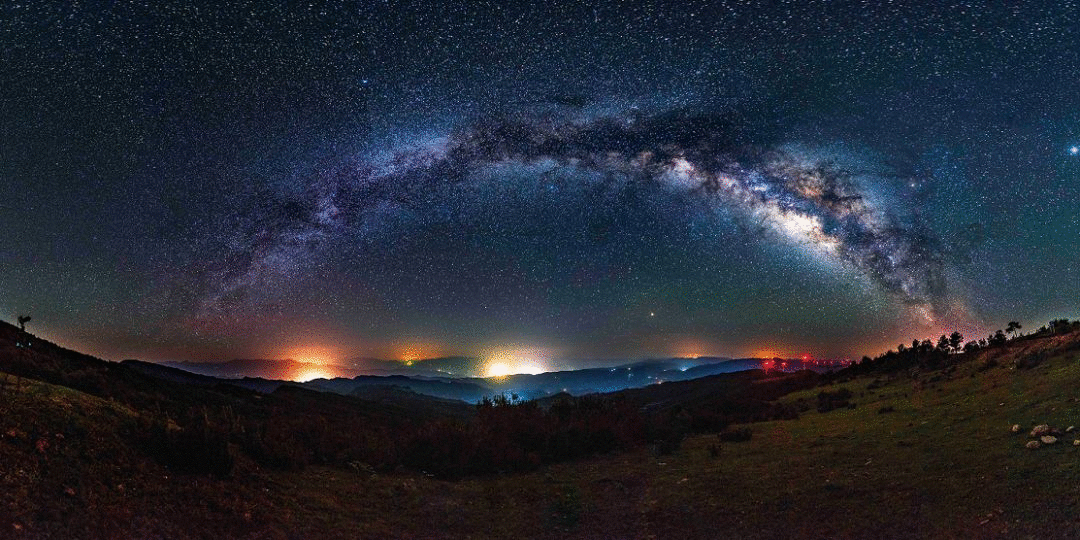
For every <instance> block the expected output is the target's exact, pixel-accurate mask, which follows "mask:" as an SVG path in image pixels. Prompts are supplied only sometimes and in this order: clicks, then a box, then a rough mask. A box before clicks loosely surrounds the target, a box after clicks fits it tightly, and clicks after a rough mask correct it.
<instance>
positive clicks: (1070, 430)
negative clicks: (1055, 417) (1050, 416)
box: [1065, 426, 1076, 433]
mask: <svg viewBox="0 0 1080 540" xmlns="http://www.w3.org/2000/svg"><path fill="white" fill-rule="evenodd" d="M1074 429H1076V426H1069V427H1067V428H1065V433H1072V432H1073V430H1074Z"/></svg>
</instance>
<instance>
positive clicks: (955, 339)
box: [949, 332, 964, 353]
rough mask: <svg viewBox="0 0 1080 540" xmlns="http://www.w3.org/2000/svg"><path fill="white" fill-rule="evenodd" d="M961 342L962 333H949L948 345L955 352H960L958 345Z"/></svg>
mask: <svg viewBox="0 0 1080 540" xmlns="http://www.w3.org/2000/svg"><path fill="white" fill-rule="evenodd" d="M963 342H964V335H963V334H961V333H960V332H953V333H952V334H949V347H951V348H952V350H953V352H955V353H958V352H960V349H961V347H960V345H961V344H962V343H963Z"/></svg>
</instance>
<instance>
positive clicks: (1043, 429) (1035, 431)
mask: <svg viewBox="0 0 1080 540" xmlns="http://www.w3.org/2000/svg"><path fill="white" fill-rule="evenodd" d="M1049 434H1050V426H1049V425H1047V424H1039V425H1037V426H1035V427H1034V428H1032V430H1031V436H1032V437H1042V436H1043V435H1049Z"/></svg>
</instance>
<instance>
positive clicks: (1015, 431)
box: [1009, 424, 1020, 433]
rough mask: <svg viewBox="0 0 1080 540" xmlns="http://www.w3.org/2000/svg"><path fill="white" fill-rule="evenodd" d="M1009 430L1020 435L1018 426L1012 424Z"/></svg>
mask: <svg viewBox="0 0 1080 540" xmlns="http://www.w3.org/2000/svg"><path fill="white" fill-rule="evenodd" d="M1009 429H1010V431H1012V432H1013V433H1020V424H1013V425H1012V427H1011V428H1009Z"/></svg>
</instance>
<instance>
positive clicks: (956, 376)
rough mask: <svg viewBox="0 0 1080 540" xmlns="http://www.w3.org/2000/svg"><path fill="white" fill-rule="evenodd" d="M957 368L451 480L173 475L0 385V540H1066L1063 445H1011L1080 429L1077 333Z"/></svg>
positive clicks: (87, 408)
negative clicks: (638, 443) (666, 445)
mask: <svg viewBox="0 0 1080 540" xmlns="http://www.w3.org/2000/svg"><path fill="white" fill-rule="evenodd" d="M957 360H960V361H959V362H953V363H950V364H948V365H947V367H944V368H943V369H937V370H926V369H921V370H920V369H894V370H891V371H881V372H870V373H867V374H863V375H858V376H856V375H852V374H850V373H848V374H844V373H841V374H840V375H839V376H837V377H834V379H833V380H832V382H831V383H829V384H827V385H825V386H822V387H819V388H814V389H812V390H804V391H801V392H795V393H791V394H788V395H786V396H783V397H780V398H779V401H780V402H782V405H786V406H788V407H790V408H793V409H796V410H800V411H801V414H800V417H799V418H798V419H796V420H783V421H772V422H759V423H754V424H750V425H749V427H750V428H751V429H752V432H753V436H752V438H751V439H750V440H749V441H746V442H726V441H725V442H721V441H720V440H719V437H718V436H717V435H699V436H692V437H689V438H688V439H686V440H685V441H684V442H683V444H682V446H681V448H680V449H679V450H678V451H676V452H675V453H674V454H671V455H657V454H656V453H655V452H654V451H653V449H650V448H648V447H638V448H637V449H632V450H627V451H621V452H616V453H612V454H608V455H604V456H599V457H593V458H588V459H583V460H579V461H576V462H569V463H561V464H555V465H550V466H546V467H543V468H541V469H539V470H537V471H535V472H531V473H526V474H507V475H494V476H485V477H478V478H475V477H474V478H467V479H464V480H460V481H455V482H449V481H442V480H438V479H436V478H432V477H429V476H427V475H424V474H422V473H410V472H406V471H396V472H395V471H387V472H374V471H372V470H370V469H368V468H365V467H362V466H357V467H326V466H321V465H317V464H316V465H312V466H309V467H307V468H306V469H303V470H294V471H287V470H271V469H267V468H265V467H261V466H258V465H257V464H254V463H251V462H248V461H245V457H244V454H243V453H238V454H237V456H238V457H237V459H238V460H239V463H237V465H236V467H235V468H234V470H233V472H232V473H231V475H229V476H227V477H217V476H212V475H205V474H179V473H177V472H176V471H174V470H172V468H170V467H167V466H165V465H162V464H161V463H160V462H159V461H158V460H155V459H151V458H149V457H147V456H146V455H145V453H144V452H143V450H142V448H141V446H140V445H141V444H143V442H144V439H142V438H141V437H142V435H141V431H140V426H141V424H140V415H145V412H140V411H136V410H134V409H133V408H131V407H128V406H126V405H124V404H122V403H120V402H118V401H116V400H110V399H102V398H99V397H95V396H92V395H89V394H86V393H82V392H78V391H74V390H72V389H69V388H66V387H62V386H56V385H50V384H45V383H40V382H34V381H29V380H15V379H12V378H8V379H7V382H8V383H10V384H7V385H5V386H4V387H3V392H4V400H3V402H2V403H3V411H2V412H3V415H2V416H0V418H2V421H3V425H0V486H2V488H3V489H2V492H0V527H3V529H0V536H12V537H16V538H19V537H24V538H38V537H82V538H98V537H100V538H113V537H155V536H157V537H168V538H220V537H236V538H357V537H362V538H367V537H370V538H383V537H400V538H470V537H471V538H566V537H570V538H671V537H677V538H716V537H739V538H832V537H855V538H916V537H918V538H999V537H1021V538H1023V537H1037V538H1071V537H1076V535H1077V531H1078V530H1080V522H1078V521H1077V518H1076V517H1075V516H1076V515H1078V512H1077V511H1078V510H1080V509H1078V508H1077V505H1078V504H1080V503H1078V501H1080V482H1078V480H1080V468H1078V466H1080V447H1074V446H1073V445H1072V441H1073V440H1074V439H1077V438H1080V436H1077V435H1075V432H1072V433H1069V434H1063V435H1062V436H1061V437H1059V439H1061V440H1060V441H1059V442H1057V443H1056V444H1051V445H1047V446H1043V447H1041V448H1038V449H1035V450H1031V449H1028V448H1026V447H1025V444H1026V443H1027V442H1028V441H1030V440H1031V439H1030V438H1029V437H1028V436H1027V435H1028V432H1029V431H1030V430H1031V428H1032V427H1034V426H1035V425H1037V424H1049V425H1051V426H1054V427H1058V428H1061V429H1062V430H1064V428H1067V427H1068V426H1069V425H1071V424H1080V415H1078V414H1077V413H1078V412H1080V406H1078V404H1077V398H1078V397H1080V392H1078V391H1077V390H1076V389H1077V388H1080V332H1077V331H1072V332H1071V333H1064V334H1059V335H1051V336H1046V337H1042V338H1037V339H1021V340H1014V341H1013V342H1010V343H1008V344H1006V345H1004V346H1001V347H994V348H990V349H987V350H983V351H980V352H978V353H975V354H972V355H966V356H964V357H963V358H960V357H957ZM1018 361H1019V365H1021V366H1023V367H1022V368H1019V369H1018V368H1016V366H1017V364H1018ZM1032 364H1037V365H1034V367H1029V366H1031V365H1032ZM841 389H846V390H848V391H849V392H850V393H851V397H850V399H849V401H850V402H851V403H853V404H854V408H849V407H850V406H841V407H840V408H837V409H834V410H829V411H828V412H818V410H816V409H817V407H815V405H817V404H819V403H821V398H820V397H819V395H820V394H821V393H822V392H828V393H829V394H830V395H833V394H839V391H840V390H841ZM665 393H666V392H665ZM657 395H661V394H657ZM304 396H306V397H304V399H305V400H317V399H320V396H316V395H307V394H305V395H304ZM704 398H705V397H704V396H703V397H702V399H704ZM650 399H651V398H650ZM665 399H667V398H665ZM342 406H344V405H342ZM827 408H828V407H825V408H823V409H822V410H825V409H827ZM1013 424H1020V426H1021V427H1022V430H1021V432H1020V433H1013V432H1012V430H1010V427H1011V426H1012V425H1013Z"/></svg>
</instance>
